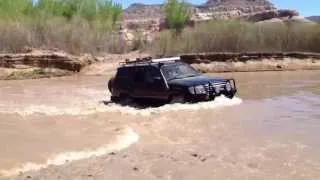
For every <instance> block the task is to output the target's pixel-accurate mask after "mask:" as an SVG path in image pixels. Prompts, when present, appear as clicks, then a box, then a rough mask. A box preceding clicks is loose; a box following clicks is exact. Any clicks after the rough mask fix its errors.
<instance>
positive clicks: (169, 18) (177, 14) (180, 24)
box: [165, 0, 191, 34]
mask: <svg viewBox="0 0 320 180" xmlns="http://www.w3.org/2000/svg"><path fill="white" fill-rule="evenodd" d="M165 15H166V22H167V24H168V26H169V28H170V29H172V30H174V32H175V33H176V34H180V33H181V32H182V30H183V28H184V26H185V24H186V23H187V21H188V20H189V19H190V17H191V13H190V11H189V10H188V6H187V4H186V3H185V2H184V1H179V0H168V2H167V3H166V5H165Z"/></svg>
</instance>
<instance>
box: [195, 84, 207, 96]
mask: <svg viewBox="0 0 320 180" xmlns="http://www.w3.org/2000/svg"><path fill="white" fill-rule="evenodd" d="M194 89H195V92H196V94H206V89H205V88H204V86H202V85H200V86H196V87H194Z"/></svg>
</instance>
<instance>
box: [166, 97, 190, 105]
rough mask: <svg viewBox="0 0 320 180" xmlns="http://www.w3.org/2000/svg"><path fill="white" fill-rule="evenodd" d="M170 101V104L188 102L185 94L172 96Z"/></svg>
mask: <svg viewBox="0 0 320 180" xmlns="http://www.w3.org/2000/svg"><path fill="white" fill-rule="evenodd" d="M169 101H170V104H177V103H178V104H183V103H185V102H186V101H185V98H184V97H183V96H172V97H171V98H170V100H169Z"/></svg>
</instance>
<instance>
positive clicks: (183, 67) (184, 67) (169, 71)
mask: <svg viewBox="0 0 320 180" xmlns="http://www.w3.org/2000/svg"><path fill="white" fill-rule="evenodd" d="M161 70H162V73H163V75H164V77H165V78H166V79H167V80H168V81H169V80H172V79H180V78H186V77H193V76H198V75H199V73H198V72H197V71H196V70H195V69H193V68H192V67H191V66H190V65H188V64H172V65H164V66H162V67H161Z"/></svg>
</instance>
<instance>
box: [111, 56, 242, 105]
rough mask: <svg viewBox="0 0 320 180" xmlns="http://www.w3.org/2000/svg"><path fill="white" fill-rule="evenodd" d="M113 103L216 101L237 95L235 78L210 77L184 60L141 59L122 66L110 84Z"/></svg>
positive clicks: (124, 63)
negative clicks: (129, 101) (136, 101)
mask: <svg viewBox="0 0 320 180" xmlns="http://www.w3.org/2000/svg"><path fill="white" fill-rule="evenodd" d="M108 88H109V90H110V92H111V94H112V95H111V101H113V102H120V101H122V100H127V99H128V98H130V99H141V100H143V99H147V100H148V101H149V100H157V101H162V102H166V103H167V102H172V103H176V102H178V103H183V102H198V101H209V100H214V99H215V97H217V96H220V95H222V94H223V95H225V96H226V97H228V98H230V99H232V98H233V97H234V95H235V93H236V92H237V89H236V84H235V80H234V79H222V78H217V77H211V76H206V75H203V74H200V73H199V72H197V71H196V70H195V69H194V68H192V67H191V66H190V65H189V64H186V63H184V62H181V61H180V58H164V59H151V58H144V59H137V60H136V61H128V60H126V62H123V63H121V66H120V67H119V68H118V70H117V73H116V75H115V77H113V78H111V79H110V80H109V83H108Z"/></svg>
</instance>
